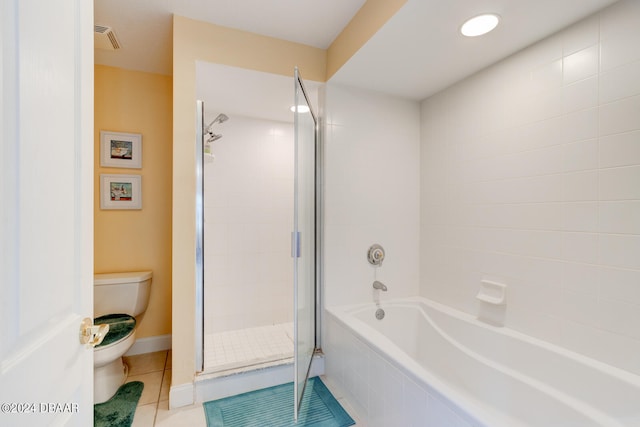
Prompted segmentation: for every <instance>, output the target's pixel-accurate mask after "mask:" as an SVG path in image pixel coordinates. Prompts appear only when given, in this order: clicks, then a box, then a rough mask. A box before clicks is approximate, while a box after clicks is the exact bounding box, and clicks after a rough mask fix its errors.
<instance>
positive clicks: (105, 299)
mask: <svg viewBox="0 0 640 427" xmlns="http://www.w3.org/2000/svg"><path fill="white" fill-rule="evenodd" d="M152 276H153V273H152V272H151V271H132V272H127V273H105V274H95V275H94V276H93V316H94V317H98V316H103V315H105V314H128V315H131V316H134V317H135V316H138V315H140V314H142V313H144V311H145V310H146V309H147V304H148V303H149V294H150V292H151V277H152Z"/></svg>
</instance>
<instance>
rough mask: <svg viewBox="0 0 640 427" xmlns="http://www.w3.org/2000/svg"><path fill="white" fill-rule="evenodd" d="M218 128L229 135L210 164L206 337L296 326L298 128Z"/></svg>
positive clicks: (235, 123)
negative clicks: (294, 249) (293, 303)
mask: <svg viewBox="0 0 640 427" xmlns="http://www.w3.org/2000/svg"><path fill="white" fill-rule="evenodd" d="M211 116H212V117H214V116H215V114H211ZM216 126H217V127H216V129H215V132H216V133H220V134H222V135H223V137H222V138H221V139H219V140H218V141H216V142H214V144H213V153H214V155H215V160H213V161H211V160H210V159H206V161H205V166H204V171H205V173H204V180H205V182H204V187H205V197H204V205H205V234H204V245H205V262H204V271H205V288H204V295H205V310H204V311H205V333H207V334H210V333H216V332H222V331H231V330H238V329H243V328H251V327H257V326H262V325H272V324H277V323H284V322H290V321H291V320H292V318H293V312H292V308H291V301H292V300H293V284H292V271H293V265H292V260H291V249H290V236H291V230H292V229H293V214H292V207H293V125H292V124H289V123H282V122H275V121H269V120H262V119H255V118H248V117H242V116H236V115H233V116H232V115H230V118H229V120H228V121H226V122H225V123H223V124H221V125H216Z"/></svg>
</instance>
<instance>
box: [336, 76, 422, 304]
mask: <svg viewBox="0 0 640 427" xmlns="http://www.w3.org/2000/svg"><path fill="white" fill-rule="evenodd" d="M325 90H326V93H325V98H326V99H325V108H326V114H325V117H326V135H325V189H324V191H325V194H324V195H325V271H324V274H325V276H324V282H325V305H326V306H332V305H340V304H351V303H361V302H370V301H372V298H373V292H372V290H373V288H372V283H373V281H374V277H375V276H374V275H375V274H376V273H375V271H374V268H373V266H371V265H370V264H369V263H368V262H367V256H366V255H367V250H368V249H369V246H371V245H372V244H374V243H379V244H381V245H382V246H383V247H384V249H385V250H386V258H385V261H384V263H383V265H382V267H381V268H379V269H378V272H377V279H378V280H380V281H382V282H383V283H385V284H386V285H387V287H388V289H389V290H388V292H386V293H385V294H384V295H381V298H382V299H385V298H392V297H399V296H406V295H417V293H418V276H419V265H418V261H419V256H418V250H419V240H418V239H419V229H420V226H419V181H420V179H419V176H420V172H419V166H420V162H419V158H420V136H419V135H420V133H419V122H420V115H419V104H418V103H417V102H412V101H406V100H401V99H398V98H394V97H390V96H386V95H381V94H377V93H371V92H366V91H363V90H357V89H352V88H346V87H343V86H340V85H336V84H331V83H329V84H327V86H326V89H325Z"/></svg>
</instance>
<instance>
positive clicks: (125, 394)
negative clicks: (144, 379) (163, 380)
mask: <svg viewBox="0 0 640 427" xmlns="http://www.w3.org/2000/svg"><path fill="white" fill-rule="evenodd" d="M143 388H144V384H143V383H141V382H140V381H133V382H130V383H126V384H123V385H122V386H121V387H120V388H119V389H118V391H117V392H116V394H115V395H114V396H113V397H112V398H111V399H109V400H107V401H106V402H104V403H98V404H97V405H93V425H94V427H131V424H132V423H133V415H134V414H135V412H136V407H137V406H138V400H140V396H141V395H142V389H143Z"/></svg>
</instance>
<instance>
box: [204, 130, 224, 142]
mask: <svg viewBox="0 0 640 427" xmlns="http://www.w3.org/2000/svg"><path fill="white" fill-rule="evenodd" d="M209 135H211V137H210V138H209V139H207V142H213V141H217V140H219V139H220V138H222V135H220V134H219V133H211V132H209Z"/></svg>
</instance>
